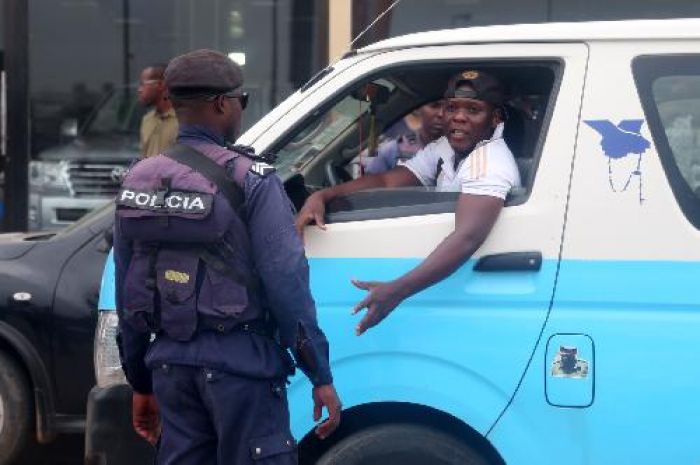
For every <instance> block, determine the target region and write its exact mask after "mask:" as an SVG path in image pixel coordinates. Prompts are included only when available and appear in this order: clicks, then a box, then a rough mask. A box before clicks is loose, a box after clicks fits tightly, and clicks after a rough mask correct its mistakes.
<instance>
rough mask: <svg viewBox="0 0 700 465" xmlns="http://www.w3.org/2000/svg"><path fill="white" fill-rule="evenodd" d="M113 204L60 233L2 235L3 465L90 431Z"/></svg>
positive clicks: (0, 428) (0, 378) (0, 459)
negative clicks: (87, 412)
mask: <svg viewBox="0 0 700 465" xmlns="http://www.w3.org/2000/svg"><path fill="white" fill-rule="evenodd" d="M113 220H114V207H113V206H112V205H109V206H106V207H103V208H101V209H98V210H95V211H93V212H92V213H90V214H89V215H87V216H85V217H84V218H83V219H81V220H80V221H78V222H77V223H74V224H73V225H71V226H69V227H68V228H66V229H63V230H62V231H60V232H58V233H31V234H19V233H10V234H0V465H7V464H10V463H13V460H14V459H15V458H17V457H21V455H22V452H23V450H25V449H28V446H31V445H33V444H35V443H37V442H38V443H40V444H45V443H48V442H51V441H52V440H53V439H54V438H55V437H56V436H57V435H58V434H61V433H81V432H83V431H84V430H85V409H86V407H85V403H86V399H87V396H88V393H89V391H90V389H91V388H92V387H93V386H94V385H95V375H94V370H93V368H92V367H93V341H94V335H95V324H96V321H97V314H96V308H97V299H98V292H99V284H100V277H101V275H102V270H103V268H104V263H105V259H106V257H107V253H108V252H109V249H110V239H111V236H110V232H111V229H112V224H113Z"/></svg>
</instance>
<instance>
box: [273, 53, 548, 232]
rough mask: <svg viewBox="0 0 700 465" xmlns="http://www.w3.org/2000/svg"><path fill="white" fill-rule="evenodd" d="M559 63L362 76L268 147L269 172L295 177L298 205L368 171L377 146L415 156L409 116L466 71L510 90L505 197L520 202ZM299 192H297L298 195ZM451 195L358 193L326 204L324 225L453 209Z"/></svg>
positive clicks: (432, 67)
mask: <svg viewBox="0 0 700 465" xmlns="http://www.w3.org/2000/svg"><path fill="white" fill-rule="evenodd" d="M560 66H561V64H560V63H558V62H549V63H532V62H526V63H525V62H514V61H510V62H508V63H499V64H496V63H488V64H484V63H463V62H462V63H451V64H450V63H448V64H445V63H440V64H425V63H424V64H421V65H420V67H416V66H408V67H406V66H404V67H401V68H399V69H393V70H386V71H383V72H381V74H377V75H374V76H368V77H366V78H365V79H363V80H361V81H359V82H356V83H353V84H351V85H350V86H349V87H348V88H346V89H345V90H343V91H341V92H340V93H339V94H337V95H336V96H335V97H333V98H332V99H331V100H330V101H328V102H327V103H326V104H324V105H322V106H321V107H320V108H319V109H317V110H316V111H315V112H313V113H312V114H310V115H309V116H308V117H307V118H306V119H305V120H304V121H302V122H301V123H300V124H299V125H298V126H297V127H296V128H294V129H292V130H291V131H290V132H289V133H288V134H287V135H285V136H283V137H282V138H281V139H280V141H279V142H278V143H277V144H275V146H274V147H273V151H275V152H276V153H277V155H278V161H277V163H276V167H277V169H278V172H279V173H280V175H281V176H282V177H283V178H287V179H290V178H293V179H294V182H289V183H288V184H287V189H288V193H289V194H290V197H291V198H292V199H294V201H295V204H296V206H297V208H299V207H301V205H299V203H302V202H303V199H304V198H305V197H306V196H307V195H308V193H310V192H313V191H315V190H318V189H322V188H324V187H328V186H332V185H336V184H339V183H343V182H347V181H349V180H352V179H356V178H357V177H359V176H363V175H364V174H365V173H366V172H367V171H368V170H370V171H371V169H373V168H371V166H370V165H371V162H372V161H373V160H376V157H377V154H378V153H379V152H380V151H381V150H382V147H383V144H386V143H391V142H392V141H397V140H399V139H398V138H401V141H402V144H403V145H402V146H401V148H400V150H401V151H402V152H401V154H402V155H401V156H402V157H403V156H404V155H405V156H406V157H410V156H412V154H414V153H415V152H416V150H415V137H416V134H415V132H416V131H418V129H417V128H418V127H417V121H418V119H417V117H416V114H418V112H419V110H420V109H421V108H425V107H424V106H426V105H428V104H430V103H431V102H436V101H440V100H441V99H442V95H443V94H444V91H445V87H446V84H447V80H448V79H449V77H450V76H452V75H453V74H455V73H456V72H459V71H461V70H464V69H465V68H467V67H470V68H475V69H482V70H484V71H488V72H489V73H491V74H493V75H495V76H497V77H499V78H500V79H501V81H502V82H503V83H504V84H505V86H506V88H507V89H508V91H509V95H510V99H509V101H508V102H507V104H506V108H505V110H506V114H507V120H506V122H505V131H504V139H505V141H506V143H507V144H508V146H509V148H510V150H511V151H512V152H513V154H514V156H515V158H516V161H517V164H518V167H519V169H520V171H521V173H520V174H521V179H522V182H523V188H521V189H517V190H516V191H515V192H512V193H511V195H510V197H509V198H508V199H507V202H506V205H507V206H508V205H513V204H519V203H523V202H524V201H526V200H527V197H528V195H529V190H530V187H531V185H532V180H533V179H534V172H535V170H536V165H537V160H538V158H539V147H540V146H541V144H542V140H543V137H542V136H543V134H544V133H545V132H546V127H545V126H546V124H544V123H545V121H547V120H548V117H549V114H551V108H550V107H552V105H550V100H553V99H551V96H552V95H553V94H555V93H556V89H555V83H556V81H557V78H558V76H559V74H560V73H559V71H560V69H559V68H560ZM411 132H413V134H411ZM403 135H405V137H402V136H403ZM397 144H398V142H397ZM404 152H405V153H404ZM375 166H376V165H375ZM370 168H371V169H370ZM299 189H302V190H303V191H304V192H303V193H301V194H300V192H298V190H299ZM290 190H294V192H289V191H290ZM457 197H458V193H456V192H435V190H434V189H430V188H423V187H419V188H402V189H379V190H374V191H372V192H359V193H356V194H352V195H351V196H349V197H348V198H344V199H338V200H337V201H336V202H333V203H332V204H331V205H329V206H328V209H327V211H328V219H327V220H328V221H329V222H342V221H358V220H364V219H379V218H390V217H400V216H413V215H423V214H428V213H443V212H453V211H454V204H455V201H456V199H457Z"/></svg>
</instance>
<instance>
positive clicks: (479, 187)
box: [460, 144, 520, 200]
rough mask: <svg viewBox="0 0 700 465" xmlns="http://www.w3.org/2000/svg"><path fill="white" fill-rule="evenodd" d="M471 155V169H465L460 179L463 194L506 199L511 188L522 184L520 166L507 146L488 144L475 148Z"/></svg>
mask: <svg viewBox="0 0 700 465" xmlns="http://www.w3.org/2000/svg"><path fill="white" fill-rule="evenodd" d="M470 157H471V166H470V169H468V170H464V173H463V177H462V179H461V180H460V182H461V191H462V193H463V194H472V195H487V196H491V197H498V198H499V199H502V200H505V199H506V196H507V195H508V193H509V192H510V190H511V189H512V188H513V187H516V186H519V185H520V175H519V173H518V167H517V165H516V164H515V160H514V159H513V155H512V154H511V153H510V151H509V150H508V149H507V147H505V146H499V145H493V144H488V145H485V146H483V147H480V148H479V149H477V150H475V151H474V152H473V153H472V154H471V155H470Z"/></svg>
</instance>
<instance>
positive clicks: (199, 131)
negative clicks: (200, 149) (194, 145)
mask: <svg viewBox="0 0 700 465" xmlns="http://www.w3.org/2000/svg"><path fill="white" fill-rule="evenodd" d="M177 142H178V143H183V142H209V143H213V144H217V145H221V146H222V147H223V146H225V145H226V139H225V138H224V136H222V135H221V134H219V133H218V132H216V131H214V130H213V129H211V128H208V127H206V126H200V125H190V124H181V125H180V128H179V130H178V134H177Z"/></svg>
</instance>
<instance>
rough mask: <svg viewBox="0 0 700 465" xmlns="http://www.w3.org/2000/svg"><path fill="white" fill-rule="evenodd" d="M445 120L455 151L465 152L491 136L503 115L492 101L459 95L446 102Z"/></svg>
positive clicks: (449, 139) (447, 134) (450, 141)
mask: <svg viewBox="0 0 700 465" xmlns="http://www.w3.org/2000/svg"><path fill="white" fill-rule="evenodd" d="M445 120H446V134H445V135H446V136H447V140H448V141H449V143H450V145H451V146H452V148H453V149H454V151H455V152H458V153H463V152H469V151H471V150H472V149H473V148H474V146H475V145H476V144H478V143H479V142H481V141H482V140H487V139H489V138H491V135H492V134H493V130H494V129H495V128H496V126H498V123H500V122H501V117H500V113H499V112H498V110H496V108H495V107H494V106H493V105H492V104H490V103H487V102H484V101H482V100H476V99H473V98H465V97H458V98H450V99H447V101H446V102H445Z"/></svg>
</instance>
